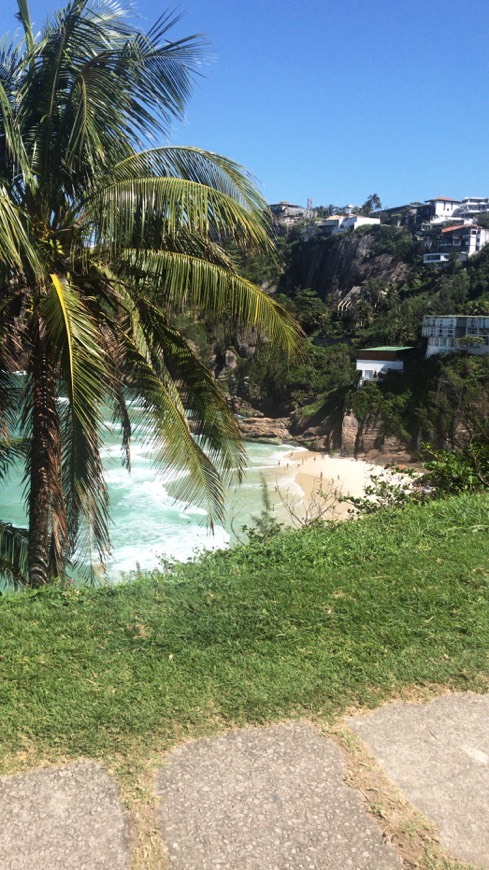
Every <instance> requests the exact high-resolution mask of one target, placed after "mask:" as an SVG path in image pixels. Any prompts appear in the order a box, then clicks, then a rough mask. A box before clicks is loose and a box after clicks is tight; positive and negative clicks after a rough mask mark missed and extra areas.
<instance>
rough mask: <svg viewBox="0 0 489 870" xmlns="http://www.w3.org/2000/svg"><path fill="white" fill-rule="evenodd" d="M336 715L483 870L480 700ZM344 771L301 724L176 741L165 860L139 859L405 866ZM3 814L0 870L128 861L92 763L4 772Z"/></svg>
mask: <svg viewBox="0 0 489 870" xmlns="http://www.w3.org/2000/svg"><path fill="white" fill-rule="evenodd" d="M345 721H346V724H347V726H348V728H349V729H351V731H352V732H354V733H355V734H356V735H359V737H360V738H361V740H363V741H365V743H366V744H367V746H368V747H369V748H370V750H371V751H372V752H373V754H374V757H375V760H376V762H377V764H378V765H379V767H380V769H381V770H382V771H384V772H385V773H386V774H387V776H388V777H389V778H390V780H391V781H392V782H393V783H395V784H396V785H398V786H399V787H400V788H401V789H402V791H403V792H404V794H405V796H406V797H407V798H408V799H409V800H410V801H411V802H412V803H413V804H415V805H416V806H417V807H418V808H419V809H420V810H422V812H423V813H424V815H425V816H426V817H427V818H428V819H431V820H433V821H434V822H435V823H436V824H437V826H438V828H439V838H440V841H441V843H442V845H443V846H444V847H445V849H446V850H447V851H448V852H449V853H450V854H451V855H452V856H453V858H454V859H455V860H458V861H459V862H470V866H472V867H477V868H488V870H489V736H488V734H489V727H488V724H489V695H474V694H471V693H467V694H459V695H445V696H442V697H439V698H436V699H435V700H433V701H431V702H429V703H427V704H411V703H409V704H406V703H398V704H386V705H384V706H383V707H381V708H379V709H378V710H375V711H374V712H370V713H366V714H364V715H358V716H354V717H349V718H348V719H347V720H345ZM345 771H346V767H345V762H344V758H343V756H342V753H341V752H340V750H339V749H338V747H337V745H336V744H335V743H334V742H333V740H332V739H330V738H327V737H324V736H322V735H321V734H320V732H319V730H318V729H316V728H315V727H314V726H313V725H312V724H311V723H308V722H305V721H294V722H286V723H282V724H279V725H274V726H271V727H264V728H255V727H250V728H243V729H238V730H235V731H230V732H228V733H227V734H224V735H219V736H217V737H214V738H211V739H207V740H198V741H192V742H189V743H187V744H184V745H182V746H179V747H176V748H175V749H173V750H171V751H170V752H168V753H167V756H166V764H165V765H164V766H163V767H161V768H159V769H158V770H156V771H155V774H154V788H155V795H156V798H157V810H156V812H157V818H158V824H159V828H160V832H161V837H162V839H163V841H164V843H165V846H166V852H167V856H168V861H167V864H166V865H165V864H164V863H162V862H161V860H160V859H158V861H159V863H158V862H157V863H155V862H154V861H150V863H148V864H147V867H148V868H149V870H153V868H154V870H160V868H161V870H163V867H165V866H168V867H169V868H172V870H207V868H208V870H211V868H212V870H302V868H308V870H315V868H317V870H343V868H354V870H384V868H385V870H390V868H392V870H395V868H400V867H402V866H403V863H402V859H401V857H400V855H399V854H398V853H397V852H396V849H395V847H394V846H393V845H392V844H391V843H390V842H389V841H388V838H387V837H386V836H385V835H384V834H383V830H382V819H381V818H376V819H374V818H372V817H371V816H370V815H369V814H368V812H367V809H366V804H365V800H364V798H363V796H362V794H361V793H360V791H359V790H358V789H356V788H353V787H352V786H350V785H347V784H346V783H345V779H344V778H345ZM0 818H1V820H2V825H1V826H0V870H27V868H29V870H71V868H73V870H75V868H76V870H92V868H94V870H98V868H111V870H125V868H128V870H129V868H130V867H131V866H133V865H132V864H131V860H132V859H131V839H130V824H129V819H128V816H127V813H126V811H125V809H124V806H123V803H122V800H121V795H120V791H119V788H118V785H117V784H116V783H115V782H114V781H113V780H112V779H111V778H110V777H109V775H108V774H107V772H106V771H105V770H104V768H103V767H102V766H101V765H99V764H97V763H95V762H93V761H90V760H79V761H76V762H73V763H71V764H67V765H58V766H56V767H50V768H41V769H38V770H34V771H29V772H28V773H24V774H20V775H14V776H6V777H1V778H0ZM141 866H142V865H141V864H139V865H138V867H141ZM411 866H412V865H411ZM417 866H422V865H421V864H418V865H417ZM445 866H448V865H445ZM452 866H455V864H453V865H452ZM459 866H460V865H459ZM465 866H467V865H465Z"/></svg>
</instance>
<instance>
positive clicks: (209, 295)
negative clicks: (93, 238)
mask: <svg viewBox="0 0 489 870" xmlns="http://www.w3.org/2000/svg"><path fill="white" fill-rule="evenodd" d="M122 261H123V262H126V263H127V265H128V268H131V267H135V269H136V270H139V272H140V274H141V273H142V274H144V275H145V277H146V279H147V280H148V281H150V282H151V284H152V286H153V287H154V297H155V299H157V300H158V302H159V304H160V305H161V306H162V308H164V310H170V311H171V310H177V309H180V310H195V311H197V312H204V311H206V312H210V313H212V314H213V315H215V316H218V315H221V314H223V313H224V312H226V313H229V314H230V315H231V316H232V317H235V318H236V319H237V320H238V321H239V322H240V323H241V324H247V325H248V326H250V327H253V328H255V329H257V330H258V331H260V332H262V333H264V334H266V335H267V336H268V338H269V340H270V341H271V342H272V343H273V344H274V345H275V346H277V347H280V348H282V349H284V350H285V351H286V352H287V353H294V352H295V351H296V350H297V348H298V342H299V339H300V336H301V329H300V327H299V325H298V324H297V322H296V321H295V320H294V318H293V317H292V315H291V314H290V313H289V312H288V311H286V310H285V309H284V308H283V307H282V306H281V305H280V304H279V303H278V302H277V301H276V300H275V299H274V298H273V297H272V296H268V295H267V294H266V293H264V292H263V290H260V288H259V287H256V285H255V284H252V283H251V282H250V281H247V280H246V279H244V278H241V277H240V276H239V275H237V274H236V273H233V272H230V269H229V268H223V267H222V266H218V265H216V264H215V263H210V262H209V261H208V260H204V259H202V258H200V257H193V256H190V255H187V254H184V253H180V252H175V251H137V250H127V251H125V252H124V253H123V258H122Z"/></svg>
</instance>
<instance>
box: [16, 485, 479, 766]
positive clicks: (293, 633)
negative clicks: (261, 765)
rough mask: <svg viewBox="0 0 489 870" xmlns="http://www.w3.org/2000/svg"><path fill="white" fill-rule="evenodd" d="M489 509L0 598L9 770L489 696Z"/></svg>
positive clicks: (298, 537) (448, 512)
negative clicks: (455, 691) (385, 707)
mask: <svg viewBox="0 0 489 870" xmlns="http://www.w3.org/2000/svg"><path fill="white" fill-rule="evenodd" d="M488 508H489V497H487V496H470V497H469V496H467V497H465V496H463V497H460V498H457V499H451V500H448V501H442V502H437V503H433V504H431V505H428V506H425V507H413V508H410V509H408V510H405V511H403V512H399V513H384V514H382V515H378V516H374V517H371V518H369V519H366V520H362V521H359V522H352V523H343V524H340V525H338V527H336V528H332V529H326V530H321V529H309V530H306V531H303V532H291V533H287V534H283V535H279V536H277V537H276V538H274V539H272V540H270V541H269V542H265V543H261V544H260V543H254V544H250V545H248V546H246V547H242V548H236V549H235V550H232V551H229V552H225V553H219V554H209V555H207V556H205V557H204V558H203V560H202V561H200V562H199V563H196V564H194V565H189V566H183V567H180V568H179V569H178V570H177V572H176V573H175V574H174V575H173V576H172V577H170V578H168V577H166V578H165V577H161V578H159V579H154V578H152V579H148V580H143V581H138V582H136V583H134V584H132V585H123V586H118V587H114V588H102V589H81V590H78V589H75V588H69V589H49V590H47V591H44V592H37V593H35V592H32V593H21V594H16V595H15V594H8V595H3V596H2V598H1V599H0V601H1V604H0V621H1V628H0V630H1V637H2V640H1V643H0V654H1V659H0V665H1V685H0V698H1V707H0V744H1V751H2V755H3V756H4V757H10V759H11V758H12V757H13V756H15V755H16V754H19V753H20V754H21V753H22V751H23V750H24V749H25V750H26V751H28V752H29V754H31V753H33V754H34V756H42V755H43V754H45V755H47V756H49V757H53V756H68V757H69V756H76V755H80V754H83V755H90V756H94V757H104V756H109V755H113V754H114V753H119V754H122V755H124V753H127V752H130V751H131V752H132V751H133V750H134V746H135V745H137V747H138V751H139V752H140V753H141V754H144V753H145V752H146V751H147V752H150V751H151V750H152V749H154V748H156V747H160V748H161V747H164V746H167V745H170V744H171V743H172V742H174V741H175V740H178V739H181V738H182V736H186V735H189V734H191V735H193V736H195V735H197V734H202V733H211V732H212V731H213V730H216V729H217V728H221V727H226V726H229V725H233V724H235V723H239V724H243V723H246V722H264V721H269V720H276V719H279V718H281V717H286V716H291V715H324V716H330V715H334V714H336V713H338V712H341V711H342V710H344V709H345V708H347V707H349V706H350V705H352V704H355V705H358V704H360V705H375V704H377V703H379V702H380V700H381V699H383V698H386V697H389V696H391V695H393V694H395V693H397V692H399V691H401V690H402V689H403V688H404V687H406V686H413V685H414V686H420V685H421V686H423V685H428V684H442V685H447V686H450V687H454V688H459V689H467V688H477V687H479V688H480V687H481V686H483V685H484V679H485V677H484V675H486V676H487V673H488V670H489V668H488V664H489V662H488V657H487V639H488V637H489V608H488V579H489V578H488V566H489V534H488V532H489V510H488Z"/></svg>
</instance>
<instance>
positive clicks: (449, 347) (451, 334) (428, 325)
mask: <svg viewBox="0 0 489 870" xmlns="http://www.w3.org/2000/svg"><path fill="white" fill-rule="evenodd" d="M422 335H424V336H425V337H426V338H427V339H428V345H427V348H426V358H427V359H428V357H430V356H434V354H436V353H456V352H457V351H462V350H464V351H467V352H468V353H471V354H478V355H482V354H486V353H489V317H486V316H484V315H478V316H475V317H471V316H462V315H456V314H453V315H446V316H439V317H431V316H429V317H423V327H422Z"/></svg>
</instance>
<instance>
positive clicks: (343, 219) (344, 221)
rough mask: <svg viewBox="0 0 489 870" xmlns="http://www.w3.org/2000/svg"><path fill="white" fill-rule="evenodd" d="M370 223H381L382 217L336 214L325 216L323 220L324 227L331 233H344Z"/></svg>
mask: <svg viewBox="0 0 489 870" xmlns="http://www.w3.org/2000/svg"><path fill="white" fill-rule="evenodd" d="M370 224H371V225H374V224H380V218H374V217H364V216H363V215H358V214H347V215H344V214H334V215H331V217H327V218H323V219H322V221H321V226H322V228H323V229H325V230H329V231H330V232H331V234H334V233H344V232H346V230H356V229H357V228H358V227H366V226H369V225H370Z"/></svg>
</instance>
